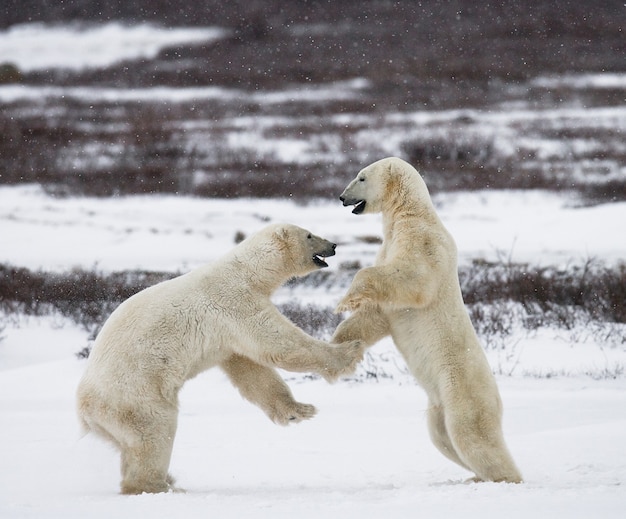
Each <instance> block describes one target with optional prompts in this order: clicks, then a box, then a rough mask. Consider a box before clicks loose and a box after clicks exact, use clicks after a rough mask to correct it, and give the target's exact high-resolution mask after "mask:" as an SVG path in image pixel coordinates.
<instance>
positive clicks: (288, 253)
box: [262, 224, 337, 276]
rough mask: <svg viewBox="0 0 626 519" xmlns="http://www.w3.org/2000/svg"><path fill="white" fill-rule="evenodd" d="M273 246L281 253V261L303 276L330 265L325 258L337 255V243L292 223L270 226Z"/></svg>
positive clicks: (288, 268)
mask: <svg viewBox="0 0 626 519" xmlns="http://www.w3.org/2000/svg"><path fill="white" fill-rule="evenodd" d="M266 233H270V234H271V236H272V240H271V241H272V246H273V248H274V249H275V250H276V251H278V252H279V253H280V254H281V261H282V262H284V263H285V265H286V268H287V270H288V271H289V272H290V274H291V275H293V276H303V275H305V274H308V273H309V272H312V271H313V270H316V269H319V268H324V267H328V263H326V261H325V258H327V257H329V256H334V255H335V248H336V247H337V245H336V244H334V243H332V242H330V241H328V240H325V239H324V238H320V237H319V236H316V235H315V234H313V233H311V232H310V231H307V230H306V229H303V228H302V227H298V226H297V225H292V224H274V225H270V226H268V227H267V228H266V229H265V230H264V231H262V234H263V235H266Z"/></svg>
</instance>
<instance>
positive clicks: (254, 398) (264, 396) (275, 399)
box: [221, 355, 317, 425]
mask: <svg viewBox="0 0 626 519" xmlns="http://www.w3.org/2000/svg"><path fill="white" fill-rule="evenodd" d="M221 367H222V369H223V370H224V372H225V373H226V374H227V375H228V378H229V379H230V381H231V382H232V383H233V385H234V386H235V387H237V388H238V389H239V392H240V393H241V396H243V397H244V398H245V399H246V400H248V401H249V402H251V403H253V404H255V405H256V406H258V407H260V408H261V409H262V410H263V411H264V412H265V414H266V415H267V416H268V417H269V418H270V420H272V421H273V422H274V423H276V424H279V425H288V424H290V423H298V422H301V421H302V420H308V419H309V418H313V416H315V414H316V413H317V409H315V407H314V406H312V405H310V404H301V403H300V402H296V400H294V398H293V395H292V394H291V390H290V389H289V387H288V386H287V384H285V382H284V381H283V379H282V378H280V376H279V375H278V373H276V371H275V370H273V369H272V368H269V367H267V366H261V365H260V364H257V363H256V362H253V361H252V360H250V359H248V358H246V357H244V356H242V355H232V356H231V357H229V358H228V359H227V360H226V361H225V362H223V363H222V364H221Z"/></svg>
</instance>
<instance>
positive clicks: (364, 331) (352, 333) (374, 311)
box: [331, 305, 391, 346]
mask: <svg viewBox="0 0 626 519" xmlns="http://www.w3.org/2000/svg"><path fill="white" fill-rule="evenodd" d="M390 333H391V329H390V327H389V321H388V320H387V317H386V316H385V314H384V313H383V312H382V310H381V308H380V306H378V305H376V306H370V305H368V306H366V307H361V308H359V309H358V310H357V311H355V312H354V313H353V314H352V315H351V316H350V317H348V318H347V319H346V320H344V321H342V322H341V323H340V324H339V326H337V329H336V330H335V333H334V335H333V338H332V340H331V342H333V343H339V342H345V341H352V340H354V339H361V340H362V341H363V343H364V344H365V346H373V345H374V344H376V343H377V342H378V341H379V340H381V339H382V338H383V337H386V336H387V335H389V334H390Z"/></svg>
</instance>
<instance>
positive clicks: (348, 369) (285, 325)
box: [232, 306, 365, 382]
mask: <svg viewBox="0 0 626 519" xmlns="http://www.w3.org/2000/svg"><path fill="white" fill-rule="evenodd" d="M245 324H246V325H247V326H246V327H245V328H244V327H241V326H239V327H238V328H237V329H236V330H233V332H234V335H235V337H237V341H236V342H235V343H233V344H232V348H233V350H234V351H235V352H236V353H238V354H239V355H242V356H244V357H247V358H248V359H251V360H253V361H254V362H256V363H258V364H261V365H263V366H268V367H276V368H281V369H285V370H287V371H294V372H300V373H302V372H313V373H317V374H319V375H321V376H322V377H324V378H325V379H326V380H327V381H328V382H333V381H334V380H336V379H337V378H339V377H340V376H341V375H346V374H349V373H353V372H354V370H355V369H356V366H357V364H358V363H359V362H360V361H361V360H362V359H363V354H364V353H365V346H364V345H363V343H362V341H360V340H352V341H347V342H342V343H341V344H328V343H327V342H324V341H320V340H317V339H315V338H313V337H311V336H310V335H307V334H306V333H305V332H303V331H302V330H301V329H300V328H298V327H297V326H296V325H295V324H293V323H292V322H291V321H290V320H289V319H287V318H286V317H285V316H284V315H282V314H281V313H280V312H279V311H278V310H277V309H276V307H274V306H269V307H267V308H265V309H264V310H263V311H260V312H257V313H256V314H255V315H254V316H253V318H251V319H250V320H249V321H247V322H246V323H245Z"/></svg>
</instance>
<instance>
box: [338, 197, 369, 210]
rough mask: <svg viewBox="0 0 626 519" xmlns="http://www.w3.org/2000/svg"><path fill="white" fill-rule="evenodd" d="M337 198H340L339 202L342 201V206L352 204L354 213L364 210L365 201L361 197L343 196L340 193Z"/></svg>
mask: <svg viewBox="0 0 626 519" xmlns="http://www.w3.org/2000/svg"><path fill="white" fill-rule="evenodd" d="M339 200H341V202H343V206H344V207H347V206H349V205H353V206H354V209H352V212H353V213H354V214H361V213H362V212H363V211H364V210H365V204H366V203H367V202H366V201H365V200H363V199H362V198H353V197H347V196H344V195H341V196H340V197H339Z"/></svg>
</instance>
